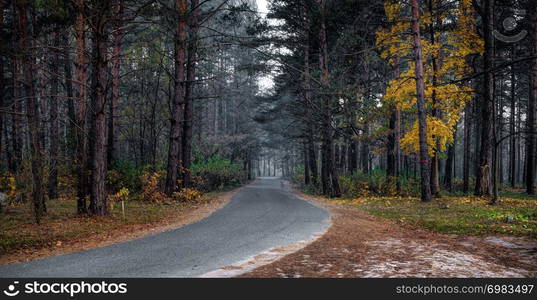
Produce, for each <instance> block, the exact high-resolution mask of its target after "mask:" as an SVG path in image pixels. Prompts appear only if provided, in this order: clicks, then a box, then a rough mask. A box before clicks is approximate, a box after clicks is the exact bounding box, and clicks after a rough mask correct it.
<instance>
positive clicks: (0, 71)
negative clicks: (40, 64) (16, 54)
mask: <svg viewBox="0 0 537 300" xmlns="http://www.w3.org/2000/svg"><path fill="white" fill-rule="evenodd" d="M6 41H7V40H6V38H5V36H4V1H0V49H4V48H5V47H6V45H5V44H6ZM0 51H1V52H0V108H2V107H4V105H5V104H4V86H5V83H4V57H5V56H6V55H5V54H4V53H3V52H4V51H3V50H0ZM3 132H4V113H3V112H0V161H4V157H3V153H6V152H8V149H7V147H6V150H5V152H4V149H3V145H4V141H3V140H2V137H3ZM2 167H3V166H2V164H0V168H2ZM1 210H2V204H0V212H1Z"/></svg>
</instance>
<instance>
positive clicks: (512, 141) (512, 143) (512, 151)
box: [509, 46, 517, 188]
mask: <svg viewBox="0 0 537 300" xmlns="http://www.w3.org/2000/svg"><path fill="white" fill-rule="evenodd" d="M514 51H515V46H513V47H512V50H511V58H513V57H514V56H515V55H514ZM515 80H516V75H515V68H514V66H511V95H510V96H511V108H510V111H509V135H510V137H509V183H510V185H511V187H512V188H515V186H516V148H517V147H516V136H515V126H516V123H515V116H516V113H515V112H516V81H515Z"/></svg>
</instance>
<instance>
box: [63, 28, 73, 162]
mask: <svg viewBox="0 0 537 300" xmlns="http://www.w3.org/2000/svg"><path fill="white" fill-rule="evenodd" d="M62 45H63V46H64V47H65V49H66V50H65V51H64V53H63V70H64V73H65V81H64V84H65V94H66V95H67V147H68V155H69V157H75V156H76V112H75V101H74V100H73V80H72V76H73V70H72V66H71V63H72V62H71V55H70V47H69V46H70V42H69V29H67V28H65V29H64V30H63V32H62ZM73 161H74V160H70V161H69V163H71V164H73Z"/></svg>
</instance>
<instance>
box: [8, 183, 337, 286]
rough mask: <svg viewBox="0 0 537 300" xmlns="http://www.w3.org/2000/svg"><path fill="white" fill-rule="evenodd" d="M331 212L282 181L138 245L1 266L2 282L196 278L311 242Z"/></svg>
mask: <svg viewBox="0 0 537 300" xmlns="http://www.w3.org/2000/svg"><path fill="white" fill-rule="evenodd" d="M329 217H330V215H329V213H328V212H327V211H325V210H324V209H322V208H319V207H317V206H314V205H312V204H310V203H309V202H307V201H304V200H301V199H299V198H297V197H296V196H294V195H293V194H292V193H291V192H290V191H288V190H287V188H285V187H284V185H283V184H282V183H281V181H280V179H279V178H275V177H272V178H271V177H264V178H260V179H258V180H257V181H256V182H255V183H254V184H251V185H249V186H247V187H245V188H243V189H241V190H240V191H239V192H237V194H235V195H234V196H233V197H232V199H231V201H230V202H229V203H228V204H227V205H226V206H225V207H224V208H222V209H220V210H218V211H216V212H215V213H213V214H212V215H210V216H209V217H207V218H205V219H202V220H200V221H198V222H196V223H192V224H190V225H186V226H183V227H180V228H177V229H173V230H170V231H166V232H163V233H158V234H154V235H150V236H146V237H143V238H139V239H136V240H132V241H128V242H124V243H118V244H113V245H110V246H106V247H102V248H95V249H90V250H85V251H80V252H75V253H70V254H66V255H59V256H54V257H50V258H45V259H41V260H36V261H31V262H25V263H20V264H12V265H7V266H2V267H0V277H2V278H6V277H197V276H200V275H202V274H205V273H207V272H210V271H213V270H216V269H219V268H222V267H224V266H229V265H233V264H235V263H237V262H240V261H242V260H245V259H248V258H251V257H252V256H254V255H256V254H258V253H261V252H263V251H265V250H267V249H270V248H273V247H277V246H282V245H287V244H292V243H296V242H299V241H303V240H308V239H310V238H311V237H312V236H313V235H314V234H315V233H319V232H324V231H325V230H326V229H327V228H328V226H329Z"/></svg>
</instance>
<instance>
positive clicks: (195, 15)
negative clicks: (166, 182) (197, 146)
mask: <svg viewBox="0 0 537 300" xmlns="http://www.w3.org/2000/svg"><path fill="white" fill-rule="evenodd" d="M198 3H199V1H198V0H191V1H190V7H191V8H190V11H191V12H190V14H191V15H190V30H189V43H188V59H187V70H186V71H187V80H186V89H185V109H184V123H183V186H187V187H188V186H190V174H191V170H190V165H191V163H192V117H193V113H192V107H193V105H194V102H193V96H194V95H193V87H194V84H195V80H196V60H197V52H198V31H199V26H200V25H199V8H198Z"/></svg>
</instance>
